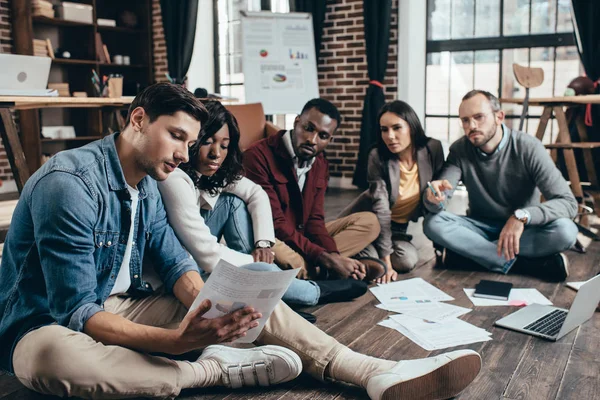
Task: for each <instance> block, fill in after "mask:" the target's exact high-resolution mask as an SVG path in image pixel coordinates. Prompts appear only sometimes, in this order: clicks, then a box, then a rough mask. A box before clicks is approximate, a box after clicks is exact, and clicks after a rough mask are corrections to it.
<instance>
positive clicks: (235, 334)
mask: <svg viewBox="0 0 600 400" xmlns="http://www.w3.org/2000/svg"><path fill="white" fill-rule="evenodd" d="M210 308H211V302H210V300H204V301H203V302H202V303H200V306H199V307H198V308H197V309H196V310H194V311H193V312H191V313H189V314H188V315H186V316H185V318H184V319H183V321H181V324H180V325H179V328H177V329H176V330H175V332H174V334H175V339H174V340H173V344H172V347H173V348H172V350H171V353H172V354H183V353H186V352H188V351H191V350H196V349H202V348H204V347H206V346H209V345H211V344H215V343H224V342H233V341H234V340H236V339H239V338H241V337H244V336H246V332H247V331H248V330H249V329H252V328H255V327H257V326H258V321H256V320H257V319H259V318H261V317H262V314H261V313H257V312H255V310H254V309H253V308H252V307H244V308H242V309H240V310H237V311H234V312H232V313H230V314H227V315H224V316H222V317H219V318H214V319H206V318H204V317H203V315H204V314H206V313H207V312H208V311H209V310H210Z"/></svg>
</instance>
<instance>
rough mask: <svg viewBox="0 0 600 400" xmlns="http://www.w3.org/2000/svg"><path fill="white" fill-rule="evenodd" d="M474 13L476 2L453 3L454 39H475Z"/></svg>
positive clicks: (456, 0) (455, 0)
mask: <svg viewBox="0 0 600 400" xmlns="http://www.w3.org/2000/svg"><path fill="white" fill-rule="evenodd" d="M474 11H475V0H454V1H453V2H452V39H464V38H472V37H473V22H474V20H475V15H474Z"/></svg>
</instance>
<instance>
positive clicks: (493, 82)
mask: <svg viewBox="0 0 600 400" xmlns="http://www.w3.org/2000/svg"><path fill="white" fill-rule="evenodd" d="M474 73H475V81H474V85H473V86H474V89H483V90H487V91H488V92H490V93H492V94H493V95H495V96H498V82H499V76H500V52H499V51H498V50H482V51H476V52H475V70H474Z"/></svg>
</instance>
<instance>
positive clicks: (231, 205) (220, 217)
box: [200, 193, 321, 306]
mask: <svg viewBox="0 0 600 400" xmlns="http://www.w3.org/2000/svg"><path fill="white" fill-rule="evenodd" d="M200 214H201V215H202V218H204V222H205V223H206V226H208V228H209V229H210V233H212V234H213V236H216V237H217V239H218V240H219V241H220V240H221V238H225V242H226V243H227V247H229V248H231V249H233V250H235V251H239V252H240V253H246V254H250V253H252V250H254V233H253V230H252V218H251V217H250V213H249V212H248V209H247V207H246V203H244V201H243V200H242V199H240V198H239V197H237V196H235V195H233V194H229V193H221V195H220V196H219V199H218V200H217V203H216V204H215V207H214V208H213V209H212V210H204V209H201V210H200ZM243 268H246V269H251V270H253V271H280V269H279V267H278V266H277V265H275V264H267V263H264V262H258V263H251V264H248V265H244V266H243ZM320 296H321V289H320V288H319V286H318V285H317V284H316V283H315V282H313V281H305V280H301V279H294V280H293V281H292V283H291V285H290V287H289V288H288V290H287V291H286V292H285V293H284V294H283V301H285V302H286V303H291V304H297V305H302V306H314V305H315V304H317V302H318V301H319V297H320Z"/></svg>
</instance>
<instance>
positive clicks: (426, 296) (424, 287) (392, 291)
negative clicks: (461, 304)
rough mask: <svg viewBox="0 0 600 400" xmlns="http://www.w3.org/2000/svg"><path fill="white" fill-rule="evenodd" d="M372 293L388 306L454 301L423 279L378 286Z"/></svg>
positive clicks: (372, 289)
mask: <svg viewBox="0 0 600 400" xmlns="http://www.w3.org/2000/svg"><path fill="white" fill-rule="evenodd" d="M371 292H372V293H373V294H374V295H375V297H377V300H379V301H380V302H381V303H383V304H384V305H386V306H393V305H397V304H405V303H430V302H434V301H451V300H454V298H453V297H450V296H448V295H447V294H446V293H444V292H442V291H441V290H440V289H438V288H436V287H435V286H433V285H432V284H430V283H429V282H426V281H424V280H423V279H422V278H412V279H407V280H404V281H398V282H392V283H388V284H385V285H380V286H376V287H373V288H371Z"/></svg>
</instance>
